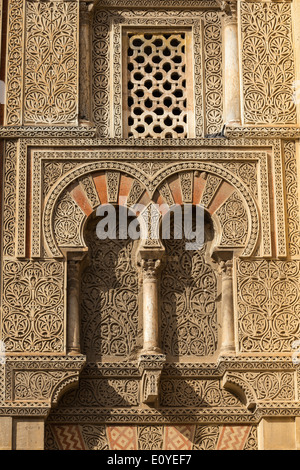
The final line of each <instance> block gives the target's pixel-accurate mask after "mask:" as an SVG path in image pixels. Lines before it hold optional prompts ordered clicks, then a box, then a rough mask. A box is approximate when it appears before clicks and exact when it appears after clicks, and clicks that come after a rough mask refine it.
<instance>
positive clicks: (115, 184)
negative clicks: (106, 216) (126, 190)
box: [106, 171, 120, 203]
mask: <svg viewBox="0 0 300 470" xmlns="http://www.w3.org/2000/svg"><path fill="white" fill-rule="evenodd" d="M119 183H120V173H117V172H116V171H107V172H106V185H107V199H108V202H109V203H116V202H117V200H118V195H119Z"/></svg>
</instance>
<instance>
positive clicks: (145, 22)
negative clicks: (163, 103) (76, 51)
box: [93, 8, 223, 137]
mask: <svg viewBox="0 0 300 470" xmlns="http://www.w3.org/2000/svg"><path fill="white" fill-rule="evenodd" d="M202 22H203V29H202ZM121 25H122V26H124V27H126V28H127V29H128V30H129V29H130V28H134V27H142V28H147V26H150V27H151V29H152V30H153V27H154V26H156V27H159V28H160V29H162V28H165V29H169V28H174V29H175V28H176V30H178V29H180V28H181V29H182V27H183V26H184V28H185V29H186V28H191V27H192V29H193V54H194V71H193V74H192V75H194V79H195V80H194V95H195V98H194V104H195V114H194V121H195V135H196V136H198V137H199V136H201V135H203V133H204V121H205V126H206V129H205V131H206V132H217V131H218V130H219V129H220V126H221V124H222V102H223V96H222V94H223V90H222V47H221V22H220V16H219V13H218V12H215V11H208V12H202V11H199V10H195V11H193V10H191V11H187V10H186V11H182V10H159V9H157V8H156V9H155V10H147V11H146V10H145V11H144V10H129V9H124V10H119V11H111V12H107V11H102V10H96V12H95V14H94V26H93V63H94V68H93V114H94V122H95V123H96V125H97V127H98V129H99V132H100V135H101V136H103V137H108V136H112V135H115V136H116V137H121V135H122V125H121V124H122V119H121V111H122V96H121V95H122V93H121V90H122V74H121V57H122V54H121V50H122V44H121V27H120V26H121ZM110 30H112V36H110V35H109V31H110ZM163 33H164V34H166V31H164V32H163ZM186 33H187V31H186ZM202 33H203V34H202ZM143 34H144V31H143ZM110 40H111V42H110ZM110 46H111V47H112V48H113V49H114V56H113V58H112V59H111V64H110V56H109V48H110ZM203 56H204V59H205V65H203ZM110 65H111V66H112V69H113V73H112V74H110ZM203 69H204V70H203ZM164 74H165V72H164ZM203 74H204V76H205V77H204V78H205V86H206V88H207V90H206V93H204V91H203ZM192 75H191V76H192ZM187 77H188V80H189V79H190V76H189V75H188V76H187ZM147 92H148V90H147ZM110 94H111V101H110V100H109V96H110ZM203 95H204V96H206V99H205V109H204V108H203V98H202V97H203ZM204 113H205V118H206V119H205V120H204V116H203V115H204ZM173 118H174V116H173ZM192 124H193V126H194V123H192ZM193 126H192V127H193ZM166 127H167V126H166ZM178 136H179V134H178ZM160 137H161V136H160Z"/></svg>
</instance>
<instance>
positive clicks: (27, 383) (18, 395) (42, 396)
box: [14, 371, 73, 401]
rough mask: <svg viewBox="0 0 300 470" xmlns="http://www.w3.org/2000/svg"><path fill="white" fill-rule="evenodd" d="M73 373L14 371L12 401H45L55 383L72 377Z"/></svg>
mask: <svg viewBox="0 0 300 470" xmlns="http://www.w3.org/2000/svg"><path fill="white" fill-rule="evenodd" d="M72 376H73V371H69V372H65V371H45V372H44V371H38V372H36V371H16V372H15V377H14V399H15V400H16V401H20V400H21V401H25V400H26V401H27V400H44V401H45V400H47V399H49V398H50V397H51V394H52V392H53V389H54V388H55V387H56V386H57V383H59V382H61V381H62V380H64V379H66V378H68V377H72Z"/></svg>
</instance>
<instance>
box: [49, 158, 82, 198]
mask: <svg viewBox="0 0 300 470" xmlns="http://www.w3.org/2000/svg"><path fill="white" fill-rule="evenodd" d="M77 165H78V163H77V162H71V161H67V162H55V161H50V162H45V163H44V165H43V172H42V175H43V195H44V197H45V196H46V195H47V194H48V192H49V190H50V189H51V187H52V186H53V185H54V183H56V181H57V180H58V179H59V178H60V177H61V176H62V175H64V174H65V173H67V172H68V171H69V170H72V169H73V168H75V167H76V166H77Z"/></svg>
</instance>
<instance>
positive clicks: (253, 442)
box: [244, 426, 258, 450]
mask: <svg viewBox="0 0 300 470" xmlns="http://www.w3.org/2000/svg"><path fill="white" fill-rule="evenodd" d="M244 450H258V438H257V427H256V426H252V427H251V429H250V432H249V435H248V438H247V440H246V442H245V446H244Z"/></svg>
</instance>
